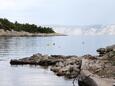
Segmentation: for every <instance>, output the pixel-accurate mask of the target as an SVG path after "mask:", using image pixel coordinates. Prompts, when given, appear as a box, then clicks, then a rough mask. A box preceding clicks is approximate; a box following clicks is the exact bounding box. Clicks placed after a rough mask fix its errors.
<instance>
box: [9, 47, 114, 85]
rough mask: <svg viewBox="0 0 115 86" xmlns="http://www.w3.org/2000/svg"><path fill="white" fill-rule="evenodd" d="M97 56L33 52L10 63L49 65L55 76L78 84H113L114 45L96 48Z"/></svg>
mask: <svg viewBox="0 0 115 86" xmlns="http://www.w3.org/2000/svg"><path fill="white" fill-rule="evenodd" d="M97 52H98V53H99V54H98V55H97V56H92V55H84V56H63V55H50V56H49V55H42V54H40V53H38V54H34V55H33V56H31V57H26V58H22V59H13V60H11V61H10V64H11V65H26V64H29V65H40V66H47V67H50V70H51V71H53V72H54V73H55V74H56V75H57V76H63V77H64V78H67V79H73V85H74V86H75V83H74V81H75V80H78V84H79V86H115V45H112V46H107V47H106V48H100V49H97Z"/></svg>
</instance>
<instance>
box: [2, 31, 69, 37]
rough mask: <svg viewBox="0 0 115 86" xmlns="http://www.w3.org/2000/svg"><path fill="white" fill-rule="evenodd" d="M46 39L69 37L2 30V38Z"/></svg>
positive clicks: (58, 34)
mask: <svg viewBox="0 0 115 86" xmlns="http://www.w3.org/2000/svg"><path fill="white" fill-rule="evenodd" d="M34 36H35V37H45V36H67V35H65V34H61V33H29V32H25V31H20V32H19V31H14V30H12V31H8V30H6V31H5V30H4V29H0V37H34Z"/></svg>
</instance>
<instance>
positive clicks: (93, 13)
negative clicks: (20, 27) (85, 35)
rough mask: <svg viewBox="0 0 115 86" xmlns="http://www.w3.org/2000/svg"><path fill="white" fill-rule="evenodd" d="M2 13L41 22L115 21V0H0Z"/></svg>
mask: <svg viewBox="0 0 115 86" xmlns="http://www.w3.org/2000/svg"><path fill="white" fill-rule="evenodd" d="M0 17H1V18H4V17H5V18H8V19H10V20H11V21H16V20H17V21H19V22H29V23H35V24H38V25H39V24H40V25H41V24H42V25H90V24H115V0H0Z"/></svg>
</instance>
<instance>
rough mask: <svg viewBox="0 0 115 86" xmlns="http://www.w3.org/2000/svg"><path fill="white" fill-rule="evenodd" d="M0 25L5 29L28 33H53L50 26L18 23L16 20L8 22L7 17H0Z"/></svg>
mask: <svg viewBox="0 0 115 86" xmlns="http://www.w3.org/2000/svg"><path fill="white" fill-rule="evenodd" d="M0 27H2V29H5V30H14V31H25V32H30V33H55V32H54V31H53V29H52V28H50V27H41V26H39V27H38V26H37V25H35V24H28V23H26V24H20V23H18V22H17V21H16V22H15V23H13V22H10V21H9V20H8V19H5V18H4V19H3V18H0Z"/></svg>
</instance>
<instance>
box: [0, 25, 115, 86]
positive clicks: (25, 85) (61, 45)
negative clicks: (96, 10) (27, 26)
mask: <svg viewBox="0 0 115 86" xmlns="http://www.w3.org/2000/svg"><path fill="white" fill-rule="evenodd" d="M53 28H54V30H55V31H56V32H58V33H63V34H66V35H67V36H47V37H0V86H73V84H72V80H67V79H65V78H64V77H58V76H56V75H55V74H54V73H53V72H51V71H50V69H49V68H46V67H41V66H35V65H10V63H9V62H10V60H11V59H19V58H23V57H29V56H32V55H33V54H36V53H42V54H48V55H52V54H53V55H58V54H60V55H77V56H82V55H85V54H91V55H98V53H97V52H96V50H97V49H98V48H103V47H106V46H109V45H114V44H115V28H114V25H109V26H108V25H107V26H103V25H102V26H101V25H97V26H81V27H79V26H73V27H72V26H68V27H66V26H53ZM76 86H77V82H76Z"/></svg>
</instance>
